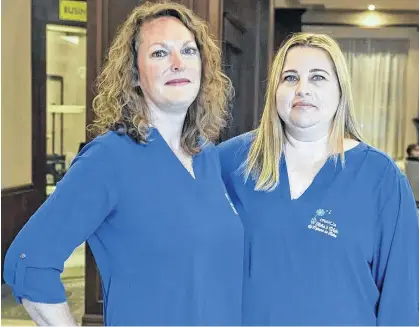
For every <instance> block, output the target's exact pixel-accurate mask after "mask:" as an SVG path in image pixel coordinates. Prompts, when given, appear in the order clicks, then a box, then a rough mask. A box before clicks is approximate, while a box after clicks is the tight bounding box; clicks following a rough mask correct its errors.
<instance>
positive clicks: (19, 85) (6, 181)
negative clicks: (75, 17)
mask: <svg viewBox="0 0 419 327" xmlns="http://www.w3.org/2000/svg"><path fill="white" fill-rule="evenodd" d="M1 61H2V62H1V88H2V89H1V95H2V96H1V188H2V189H4V188H7V187H14V186H20V185H24V184H28V183H31V182H32V178H31V175H32V163H31V160H32V146H31V142H32V136H31V133H32V126H31V121H32V116H31V113H32V110H31V103H32V101H31V1H28V0H1Z"/></svg>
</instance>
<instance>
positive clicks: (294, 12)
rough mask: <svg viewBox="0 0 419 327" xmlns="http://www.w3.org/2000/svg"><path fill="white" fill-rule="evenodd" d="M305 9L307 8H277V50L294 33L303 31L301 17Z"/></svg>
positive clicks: (275, 45)
mask: <svg viewBox="0 0 419 327" xmlns="http://www.w3.org/2000/svg"><path fill="white" fill-rule="evenodd" d="M305 11H306V9H286V8H285V9H283V8H281V9H275V44H274V50H275V51H277V50H278V49H279V47H280V46H281V44H282V42H283V41H284V40H286V39H287V38H288V37H290V36H291V35H292V34H293V33H298V32H301V27H302V22H301V17H302V15H303V14H304V12H305Z"/></svg>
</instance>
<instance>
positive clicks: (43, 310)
mask: <svg viewBox="0 0 419 327" xmlns="http://www.w3.org/2000/svg"><path fill="white" fill-rule="evenodd" d="M22 304H23V306H24V307H25V309H26V311H27V312H28V314H29V316H30V317H31V318H32V320H33V321H34V322H35V323H36V324H37V325H38V326H78V325H77V322H76V319H75V318H74V316H73V315H72V313H71V311H70V306H69V305H68V303H67V302H63V303H52V304H51V303H39V302H32V301H29V300H27V299H22Z"/></svg>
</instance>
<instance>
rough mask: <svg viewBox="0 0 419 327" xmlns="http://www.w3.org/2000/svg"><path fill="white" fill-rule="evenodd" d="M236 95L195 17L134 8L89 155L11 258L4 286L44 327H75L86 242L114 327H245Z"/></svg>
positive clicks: (105, 83)
mask: <svg viewBox="0 0 419 327" xmlns="http://www.w3.org/2000/svg"><path fill="white" fill-rule="evenodd" d="M230 89H231V84H230V81H229V79H228V78H227V77H226V76H225V75H224V74H223V73H222V72H221V55H220V50H219V48H218V47H217V45H216V44H215V42H214V40H213V38H212V36H210V34H209V32H208V27H207V26H206V24H205V23H204V22H203V21H202V20H200V19H199V18H198V17H197V16H195V15H194V14H193V13H192V12H191V11H190V10H188V9H187V8H185V7H184V6H181V5H178V4H174V3H168V2H166V3H155V2H154V3H146V4H143V5H140V6H139V7H137V8H135V10H134V11H133V12H132V14H131V15H130V16H129V18H128V19H127V20H126V22H125V23H124V24H123V26H122V27H121V28H120V30H119V31H118V34H117V36H116V38H115V40H114V42H113V44H112V46H111V48H110V51H109V56H108V58H107V62H106V64H105V66H104V68H103V71H102V72H101V74H100V76H99V79H98V95H97V97H96V98H95V100H94V110H95V113H96V120H95V122H94V124H93V125H92V126H91V127H90V130H92V131H94V132H96V133H98V134H99V135H98V136H97V137H96V138H95V139H94V140H93V141H91V142H90V143H88V144H87V145H86V146H85V147H84V148H83V149H82V151H81V152H80V153H79V155H78V156H77V158H76V159H75V160H74V161H73V163H72V165H71V168H70V169H69V171H68V172H67V173H66V175H65V176H64V178H63V180H62V181H60V183H59V184H58V185H57V188H56V190H55V191H54V193H53V194H52V195H51V196H50V197H49V198H48V199H47V201H46V202H45V203H44V204H43V205H42V206H41V208H40V209H39V210H38V211H37V212H36V213H35V214H34V216H33V217H31V218H30V220H29V221H28V223H27V224H26V225H25V226H24V228H23V229H22V231H21V232H20V233H19V234H18V236H17V237H16V239H15V240H14V242H13V244H12V245H11V247H10V248H9V250H8V252H7V256H6V260H5V269H4V279H5V281H6V282H7V283H8V284H9V285H10V286H11V287H12V288H13V292H14V296H15V297H16V299H17V301H18V302H23V304H24V306H25V308H26V309H27V311H28V312H29V314H30V315H31V317H32V318H33V319H34V320H35V321H36V322H37V323H38V324H42V325H74V324H76V322H75V321H74V318H73V317H72V314H71V312H70V310H69V307H68V304H67V302H66V296H65V290H64V287H63V285H62V284H61V282H60V273H61V272H62V270H63V264H64V262H65V260H66V259H67V258H68V257H69V256H70V254H71V253H72V251H73V250H74V248H76V247H77V246H78V245H79V244H81V243H82V242H84V241H85V240H87V242H88V244H89V246H90V247H91V249H92V252H93V254H94V257H95V259H96V263H97V266H98V269H99V272H100V275H101V279H102V292H103V312H104V320H105V325H125V326H126V325H237V324H240V322H241V288H242V267H243V263H242V260H243V228H242V225H241V221H240V219H239V217H238V216H237V213H236V211H235V209H234V207H233V206H232V204H231V202H230V200H229V198H228V195H227V193H226V190H225V187H224V184H223V182H222V179H221V168H220V164H219V158H218V154H217V151H216V149H215V147H214V145H213V144H212V143H211V141H212V140H215V139H217V137H218V135H219V132H220V129H221V128H222V127H223V124H224V121H225V120H224V119H225V115H226V111H225V110H226V102H227V100H228V98H229V95H230Z"/></svg>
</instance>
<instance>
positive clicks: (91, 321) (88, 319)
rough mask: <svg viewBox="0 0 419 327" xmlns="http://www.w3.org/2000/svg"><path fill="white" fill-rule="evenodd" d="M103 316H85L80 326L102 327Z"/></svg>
mask: <svg viewBox="0 0 419 327" xmlns="http://www.w3.org/2000/svg"><path fill="white" fill-rule="evenodd" d="M103 324H104V322H103V316H102V315H96V314H85V315H83V318H82V326H103Z"/></svg>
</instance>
